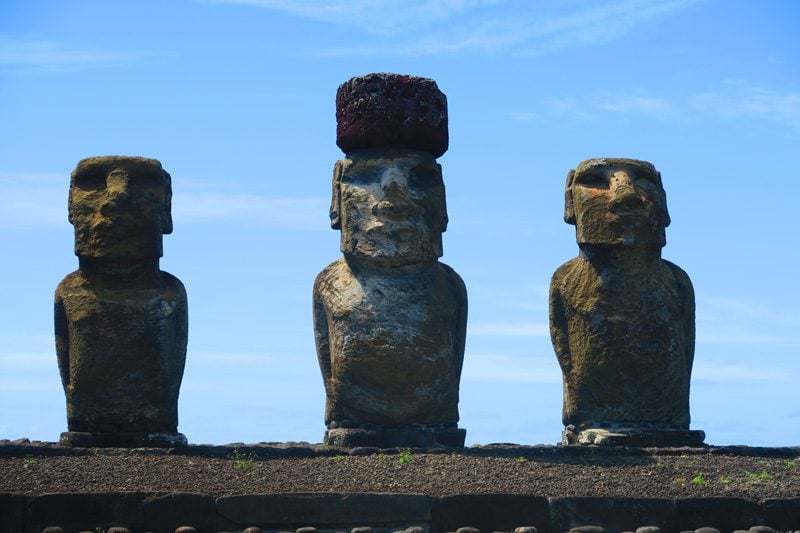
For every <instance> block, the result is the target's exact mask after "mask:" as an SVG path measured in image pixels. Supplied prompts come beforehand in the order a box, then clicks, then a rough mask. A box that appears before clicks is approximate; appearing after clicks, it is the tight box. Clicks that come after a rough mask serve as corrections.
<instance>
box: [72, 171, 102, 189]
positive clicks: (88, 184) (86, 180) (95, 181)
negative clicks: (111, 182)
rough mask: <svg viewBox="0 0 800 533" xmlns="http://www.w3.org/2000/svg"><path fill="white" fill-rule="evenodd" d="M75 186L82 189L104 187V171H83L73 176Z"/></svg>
mask: <svg viewBox="0 0 800 533" xmlns="http://www.w3.org/2000/svg"><path fill="white" fill-rule="evenodd" d="M75 186H76V187H78V188H79V189H81V190H84V191H99V190H102V189H105V188H106V175H105V173H104V172H84V173H81V174H79V175H78V176H75Z"/></svg>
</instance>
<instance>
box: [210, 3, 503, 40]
mask: <svg viewBox="0 0 800 533" xmlns="http://www.w3.org/2000/svg"><path fill="white" fill-rule="evenodd" d="M209 1H210V3H217V4H243V5H250V6H256V7H263V8H267V9H272V10H275V11H282V12H284V13H288V14H290V15H294V16H299V17H303V18H308V19H312V20H318V21H322V22H327V23H331V24H343V25H347V26H355V27H358V28H360V29H361V30H363V31H365V32H367V33H370V34H377V35H385V34H396V33H399V32H406V31H410V30H414V29H415V28H418V27H419V26H420V25H424V24H431V23H435V22H440V21H443V20H447V19H450V18H452V17H454V16H456V15H458V14H460V13H464V12H467V11H470V10H473V9H475V8H480V7H483V6H486V5H492V4H498V3H502V0H301V1H297V0H209Z"/></svg>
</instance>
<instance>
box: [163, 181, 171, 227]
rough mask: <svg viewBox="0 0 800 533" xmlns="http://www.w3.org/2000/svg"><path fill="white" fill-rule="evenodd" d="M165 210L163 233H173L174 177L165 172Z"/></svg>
mask: <svg viewBox="0 0 800 533" xmlns="http://www.w3.org/2000/svg"><path fill="white" fill-rule="evenodd" d="M164 185H165V186H164V210H163V211H162V212H161V233H163V234H164V235H169V234H170V233H172V176H170V175H169V173H168V172H167V171H166V170H165V171H164Z"/></svg>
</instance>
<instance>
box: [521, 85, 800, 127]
mask: <svg viewBox="0 0 800 533" xmlns="http://www.w3.org/2000/svg"><path fill="white" fill-rule="evenodd" d="M610 114H615V115H638V116H646V117H649V118H654V119H658V120H681V121H690V120H694V119H696V118H697V117H702V118H703V119H704V120H707V119H714V120H757V121H764V122H773V123H780V124H784V125H786V126H790V127H800V92H798V91H793V90H783V91H781V90H777V89H770V88H766V87H762V86H760V85H758V84H753V83H744V82H737V83H724V84H722V85H721V87H719V88H718V89H717V90H715V91H706V92H700V93H694V94H689V95H683V96H678V97H673V98H671V99H668V98H665V97H662V96H658V95H649V94H646V93H645V92H644V91H641V90H640V91H639V92H636V93H632V94H627V95H625V94H623V95H619V94H608V93H601V94H594V95H585V96H581V97H569V96H567V97H563V96H562V97H559V98H549V99H545V100H543V102H542V104H541V109H536V110H530V109H529V110H524V111H518V112H516V113H513V114H512V118H513V119H514V120H516V121H519V122H530V121H534V120H543V119H548V118H568V119H574V120H593V119H602V118H606V117H608V115H610Z"/></svg>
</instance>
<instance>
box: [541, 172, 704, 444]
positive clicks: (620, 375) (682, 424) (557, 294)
mask: <svg viewBox="0 0 800 533" xmlns="http://www.w3.org/2000/svg"><path fill="white" fill-rule="evenodd" d="M564 219H565V221H566V222H567V223H570V224H574V225H575V226H576V236H577V241H578V245H579V247H580V254H579V255H578V257H576V258H574V259H572V260H570V261H568V262H567V263H565V264H564V265H562V266H561V267H559V268H558V269H557V270H556V272H555V274H554V275H553V279H552V282H551V286H550V333H551V338H552V341H553V347H554V349H555V352H556V356H557V358H558V361H559V364H560V366H561V369H562V373H563V378H564V411H563V422H564V425H565V426H566V429H565V431H564V443H565V444H606V445H615V444H619V445H652V446H661V445H664V446H669V445H676V446H677V445H700V444H702V441H703V439H704V434H703V432H702V431H690V430H689V383H690V378H691V369H692V363H693V359H694V339H695V329H694V291H693V289H692V284H691V281H690V280H689V276H688V275H687V274H686V273H685V272H684V271H683V270H681V269H680V268H679V267H678V266H676V265H674V264H673V263H670V262H669V261H666V260H663V259H662V258H661V248H662V247H663V246H664V244H665V243H666V240H665V228H666V226H667V225H668V224H669V222H670V220H669V214H668V212H667V204H666V194H665V193H664V189H663V186H662V183H661V175H660V173H659V172H658V171H656V169H655V168H654V167H653V165H651V164H650V163H647V162H645V161H638V160H632V159H610V158H609V159H590V160H587V161H584V162H582V163H581V164H580V165H579V166H578V168H577V169H576V170H572V171H570V173H569V175H568V177H567V187H566V198H565V213H564Z"/></svg>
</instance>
